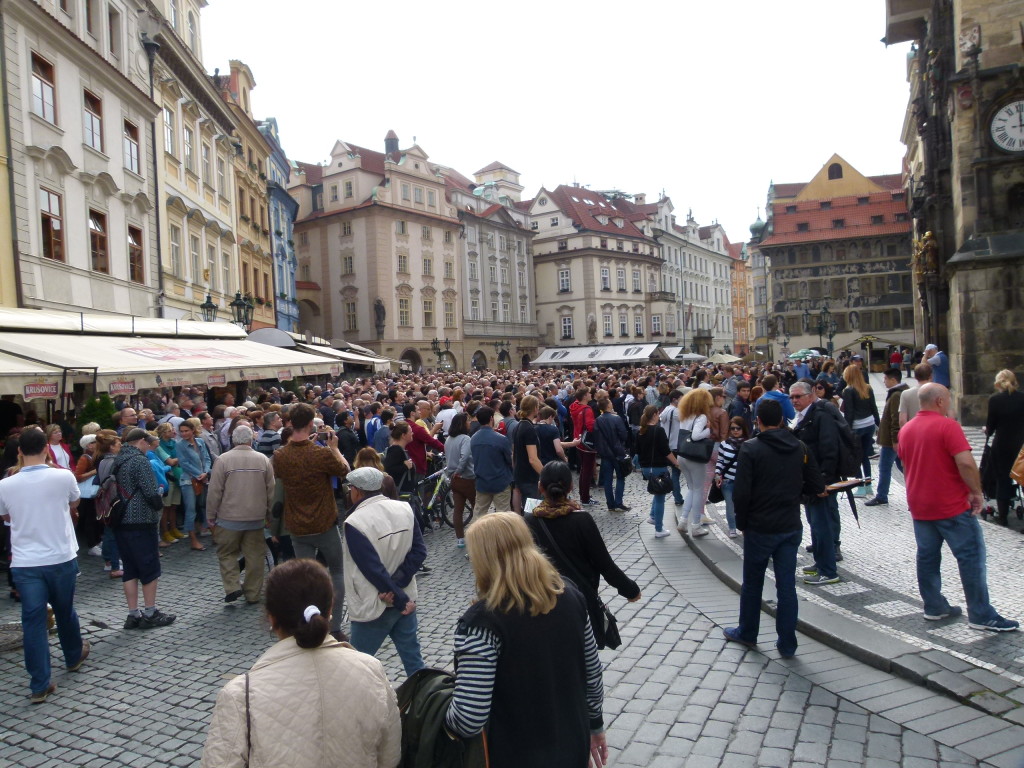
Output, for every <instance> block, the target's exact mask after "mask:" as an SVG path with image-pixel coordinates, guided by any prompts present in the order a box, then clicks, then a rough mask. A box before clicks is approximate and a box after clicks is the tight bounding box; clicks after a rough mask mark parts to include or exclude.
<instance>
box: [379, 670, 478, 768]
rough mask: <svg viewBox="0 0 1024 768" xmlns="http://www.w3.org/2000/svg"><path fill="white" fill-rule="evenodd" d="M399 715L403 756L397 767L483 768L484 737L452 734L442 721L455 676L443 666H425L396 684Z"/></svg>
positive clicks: (452, 693)
mask: <svg viewBox="0 0 1024 768" xmlns="http://www.w3.org/2000/svg"><path fill="white" fill-rule="evenodd" d="M396 693H397V696H398V712H399V714H400V715H401V718H402V760H401V762H400V763H399V764H398V765H399V768H485V766H486V765H487V737H486V735H485V734H483V733H482V734H480V735H479V736H474V737H472V738H470V739H461V738H456V737H454V736H451V735H450V734H449V733H448V732H447V730H446V729H445V725H444V718H445V715H446V714H447V712H448V706H449V704H450V703H451V700H452V696H454V694H455V676H454V675H453V674H451V673H450V672H446V671H444V670H442V669H430V668H424V669H421V670H419V671H418V672H416V673H415V674H413V675H412V676H411V677H409V678H408V679H407V680H406V681H405V682H404V683H402V684H401V685H400V686H398V690H397V691H396Z"/></svg>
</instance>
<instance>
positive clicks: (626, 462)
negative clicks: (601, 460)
mask: <svg viewBox="0 0 1024 768" xmlns="http://www.w3.org/2000/svg"><path fill="white" fill-rule="evenodd" d="M616 462H617V463H618V465H619V475H620V476H621V477H629V476H630V475H631V474H632V473H633V460H632V459H631V458H629V456H623V457H622V458H621V459H616Z"/></svg>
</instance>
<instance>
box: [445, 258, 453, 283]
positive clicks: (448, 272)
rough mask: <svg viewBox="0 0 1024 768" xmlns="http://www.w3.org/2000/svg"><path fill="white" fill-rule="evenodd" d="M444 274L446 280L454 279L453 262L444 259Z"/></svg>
mask: <svg viewBox="0 0 1024 768" xmlns="http://www.w3.org/2000/svg"><path fill="white" fill-rule="evenodd" d="M444 276H445V279H446V280H454V279H455V262H454V261H445V263H444Z"/></svg>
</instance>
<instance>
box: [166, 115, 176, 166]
mask: <svg viewBox="0 0 1024 768" xmlns="http://www.w3.org/2000/svg"><path fill="white" fill-rule="evenodd" d="M174 138H175V137H174V113H173V112H172V111H171V110H170V109H168V108H167V107H164V151H165V152H170V153H171V154H172V155H173V154H175V153H176V151H177V143H176V142H175V140H174Z"/></svg>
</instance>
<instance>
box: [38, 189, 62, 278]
mask: <svg viewBox="0 0 1024 768" xmlns="http://www.w3.org/2000/svg"><path fill="white" fill-rule="evenodd" d="M60 207H61V202H60V195H58V194H57V193H56V192H51V191H50V190H48V189H40V190H39V217H40V223H41V224H42V240H43V256H44V257H45V258H47V259H53V260H54V261H64V222H63V218H62V216H61V210H60Z"/></svg>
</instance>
